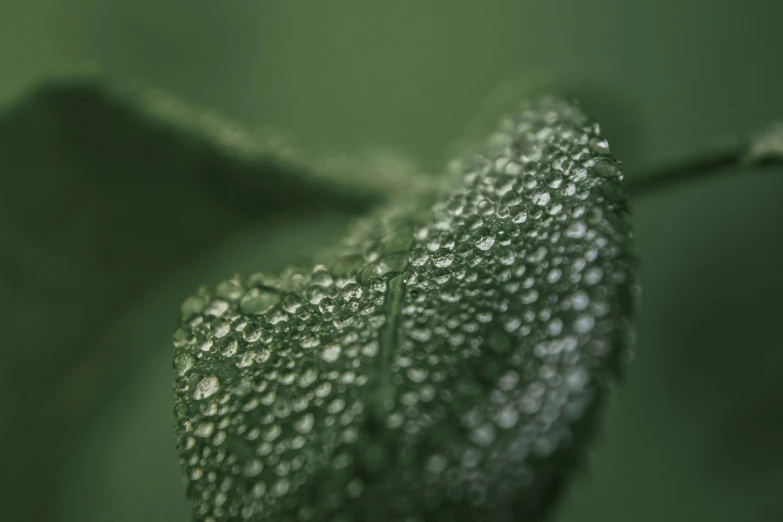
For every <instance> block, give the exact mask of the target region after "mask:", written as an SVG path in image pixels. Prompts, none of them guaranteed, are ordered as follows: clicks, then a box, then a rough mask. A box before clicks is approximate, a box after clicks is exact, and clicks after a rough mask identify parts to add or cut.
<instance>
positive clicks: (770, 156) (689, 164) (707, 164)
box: [626, 123, 783, 197]
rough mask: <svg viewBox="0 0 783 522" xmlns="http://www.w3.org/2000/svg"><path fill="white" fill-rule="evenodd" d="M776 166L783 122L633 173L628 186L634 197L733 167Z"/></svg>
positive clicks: (781, 153) (781, 155)
mask: <svg viewBox="0 0 783 522" xmlns="http://www.w3.org/2000/svg"><path fill="white" fill-rule="evenodd" d="M774 166H778V167H780V166H783V126H782V125H781V124H779V123H778V124H775V125H773V126H771V127H770V128H769V129H768V130H767V131H766V132H765V133H762V134H760V135H758V136H756V137H754V138H753V139H750V140H747V141H744V142H740V143H738V144H735V145H733V146H730V147H727V148H724V149H722V150H716V151H713V152H710V153H702V154H699V155H697V156H695V157H693V158H691V159H687V160H685V161H683V162H680V163H677V164H674V165H671V166H669V167H664V168H660V169H655V170H653V171H652V172H648V173H646V174H640V175H638V176H633V177H631V178H630V179H628V180H627V181H626V187H627V188H628V192H629V193H630V194H631V196H632V197H638V196H646V195H650V194H653V193H655V192H657V191H660V190H664V189H667V188H671V187H675V186H678V185H680V184H682V183H688V182H691V181H695V180H698V179H701V178H706V177H710V176H713V175H716V174H720V173H722V172H725V171H729V170H733V169H740V168H748V167H774Z"/></svg>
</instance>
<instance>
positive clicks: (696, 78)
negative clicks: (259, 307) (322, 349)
mask: <svg viewBox="0 0 783 522" xmlns="http://www.w3.org/2000/svg"><path fill="white" fill-rule="evenodd" d="M422 4H423V3H422V2H415V1H402V2H395V3H393V4H388V5H386V6H383V7H379V6H375V5H373V6H370V5H369V4H367V3H365V2H360V1H359V0H350V1H349V0H345V1H338V0H335V1H332V2H328V3H327V2H320V3H316V2H311V3H304V2H299V3H294V2H285V3H284V2H250V1H237V2H235V3H232V5H231V6H230V7H228V6H227V5H226V4H225V3H213V2H191V1H184V0H166V1H156V2H152V1H140V2H134V3H128V2H120V1H107V0H81V1H78V2H68V3H64V2H59V1H56V0H38V1H36V2H27V1H22V0H7V1H5V2H3V3H2V5H1V6H0V78H2V82H0V98H1V99H2V100H4V101H5V102H6V103H7V104H9V103H12V104H11V105H8V106H7V107H6V108H5V109H4V110H3V114H2V117H0V175H2V185H1V187H2V188H0V201H1V202H2V207H1V208H2V209H1V210H0V212H2V216H3V219H2V221H1V222H0V227H2V236H1V237H2V238H3V242H4V246H3V249H2V255H1V256H0V267H1V268H2V269H3V274H4V276H3V277H2V278H1V279H0V285H2V286H1V287H0V293H1V295H3V296H4V297H5V298H6V299H5V300H4V302H5V304H4V306H3V309H2V310H0V312H2V313H1V314H0V317H2V324H0V327H1V328H2V331H3V332H4V335H3V343H2V347H3V350H4V354H3V355H4V357H3V364H2V367H1V368H2V370H0V371H2V375H1V377H2V379H3V388H2V392H3V395H4V397H6V412H5V415H4V418H5V419H6V421H4V423H3V428H2V430H0V437H2V447H3V448H4V449H7V450H8V452H9V456H8V457H7V459H6V461H7V463H8V464H7V468H6V472H5V473H4V475H3V479H2V484H0V491H2V505H3V506H4V509H5V513H6V514H7V515H8V517H9V519H18V520H24V519H31V520H96V521H98V520H100V521H103V520H117V521H121V520H138V519H146V520H186V519H187V517H188V506H187V505H186V504H185V502H184V497H183V495H182V489H181V486H180V484H179V478H178V476H179V472H178V469H177V463H176V455H175V450H174V446H173V433H172V412H171V408H172V397H171V390H170V379H171V366H170V365H171V357H172V349H171V347H170V332H171V330H172V325H174V324H175V323H176V320H177V310H178V307H179V304H180V303H181V300H182V298H183V297H184V296H185V295H187V294H189V293H190V292H191V291H192V290H193V289H194V288H195V287H196V286H197V285H199V284H210V283H214V282H217V281H219V280H222V279H225V278H227V277H231V276H232V275H233V274H234V273H235V272H240V273H247V272H250V271H257V270H272V271H274V270H275V269H277V268H279V267H282V266H285V265H288V264H290V263H293V262H296V261H297V260H298V259H302V258H304V257H306V256H308V255H309V254H310V252H312V249H313V248H317V247H318V245H323V244H328V243H329V242H331V241H333V240H335V239H336V238H337V237H339V236H340V235H341V234H342V231H343V228H344V226H345V225H346V224H347V222H348V221H349V220H350V219H351V217H352V216H353V215H355V214H357V213H361V208H362V201H363V200H362V201H355V200H353V202H352V203H349V202H346V201H345V200H343V199H341V198H340V197H339V196H337V195H335V197H334V198H325V199H323V200H322V199H321V198H320V197H319V198H316V199H315V200H313V199H312V198H310V199H308V198H306V197H305V198H303V199H302V200H301V201H303V202H304V203H303V205H302V206H297V207H290V206H288V204H287V203H284V202H280V204H279V205H278V206H277V207H276V208H267V207H268V206H269V205H272V207H275V205H276V203H275V201H274V198H270V197H269V192H268V191H267V190H266V189H265V188H263V187H259V186H253V185H252V184H251V185H250V186H248V185H246V184H244V182H243V181H242V176H239V177H235V176H234V175H233V174H232V173H233V172H234V171H235V170H236V169H237V168H238V169H239V170H240V172H249V171H253V169H255V168H258V166H257V165H256V166H255V167H253V168H250V169H248V168H247V167H244V166H242V165H246V163H243V161H241V160H237V159H236V157H234V156H230V155H229V157H226V156H225V154H224V153H223V152H221V150H219V149H215V148H210V147H205V146H204V141H203V140H196V141H192V140H193V139H194V138H193V135H192V134H190V133H185V134H184V135H182V134H180V133H179V132H174V133H173V134H172V133H171V132H170V131H169V130H166V129H165V128H161V127H159V126H155V125H150V124H149V123H144V122H145V121H147V120H144V118H141V119H139V118H138V117H137V116H136V115H135V113H130V112H127V111H125V110H123V109H121V108H118V106H117V105H116V104H114V103H113V102H112V101H111V100H107V101H104V102H103V103H101V104H99V105H97V106H96V105H90V103H88V100H87V99H85V98H86V97H81V98H80V95H79V90H78V89H77V90H76V91H74V90H70V91H67V89H66V91H67V93H66V94H67V96H73V97H74V98H67V100H71V101H67V102H66V103H64V104H62V105H63V106H64V107H62V106H60V108H56V107H55V106H56V105H57V104H55V103H53V101H54V100H56V99H57V97H58V96H64V95H66V94H63V93H64V92H65V91H62V90H59V91H52V90H46V89H44V90H37V91H32V92H31V93H27V94H25V91H26V90H27V87H28V86H29V85H31V84H32V83H34V82H35V81H37V80H38V79H39V78H41V77H42V76H44V75H47V74H48V73H50V72H52V71H55V70H57V71H62V70H70V69H73V68H75V67H77V66H81V65H82V64H84V63H87V62H96V63H98V64H100V66H101V68H102V69H103V70H104V71H105V72H106V73H107V74H108V75H110V76H114V77H117V78H136V79H141V80H143V81H144V82H145V83H147V84H152V85H155V86H158V87H161V88H163V89H165V90H167V91H171V92H173V93H175V94H177V95H178V96H180V97H182V98H184V99H186V100H188V101H190V102H193V103H197V104H199V105H202V106H206V107H210V108H214V109H215V110H217V111H220V112H223V113H225V114H226V115H228V116H229V117H230V118H232V119H235V120H237V121H240V122H242V123H245V124H248V125H250V126H257V125H263V126H271V127H275V128H280V129H284V130H285V131H286V132H288V133H290V134H291V135H293V136H294V137H295V138H296V142H297V143H299V144H301V146H302V148H304V149H306V150H325V149H331V150H335V151H340V152H345V153H352V154H353V153H361V152H362V151H366V150H368V149H373V148H378V147H391V148H392V149H398V150H402V151H406V152H408V153H411V154H413V155H415V156H416V158H417V160H418V163H420V164H421V165H422V169H423V170H424V171H437V170H439V169H440V166H441V165H442V163H443V161H444V160H445V159H446V158H448V157H449V156H448V154H449V152H447V151H448V150H449V144H450V143H453V142H455V141H456V140H458V139H460V138H462V136H463V130H464V129H466V128H469V127H470V125H471V123H472V122H474V121H476V120H475V116H476V114H477V113H479V112H481V111H482V109H481V107H482V106H484V105H486V103H485V100H486V96H487V93H490V92H493V91H495V90H496V89H497V87H498V85H501V84H503V83H506V82H508V79H509V78H519V79H520V80H519V83H520V84H521V85H520V86H519V90H520V92H522V93H523V94H524V92H525V91H526V89H529V88H530V85H531V83H533V84H535V83H536V82H538V81H539V80H538V79H539V78H540V77H541V75H543V76H544V77H549V76H550V73H549V71H554V72H555V75H557V74H559V73H560V72H561V71H571V70H580V71H583V70H588V71H592V74H591V75H590V76H591V78H576V83H577V85H576V87H575V90H576V91H579V87H580V85H579V83H580V82H579V80H580V79H581V80H583V81H584V83H585V84H591V85H593V84H598V85H597V86H596V87H591V88H590V89H589V90H590V92H591V93H592V92H597V93H599V94H598V96H595V97H589V96H588V97H589V98H590V99H589V100H587V99H586V100H585V102H591V103H593V105H592V106H591V105H590V104H587V107H586V110H587V112H589V113H590V114H591V116H594V117H596V118H597V119H598V120H599V121H601V122H602V123H603V126H604V130H605V132H606V133H607V135H608V138H609V140H610V142H612V143H613V145H614V147H613V150H614V152H615V154H616V155H617V156H618V157H619V158H620V159H621V160H623V162H624V166H625V171H626V173H627V174H628V176H629V177H631V176H633V175H634V172H637V171H640V170H642V169H644V168H646V167H648V166H649V165H651V164H654V163H658V162H660V161H662V160H667V161H668V160H676V158H678V157H681V156H684V155H687V153H688V152H689V151H692V150H701V149H703V148H704V147H705V146H706V145H708V144H712V143H720V142H722V141H727V140H731V139H732V138H734V137H736V136H744V135H746V134H748V133H749V132H752V131H754V130H755V129H757V128H759V127H761V126H762V125H763V124H764V123H766V122H768V121H770V120H773V119H780V117H781V116H782V114H781V113H783V104H781V102H780V99H779V93H780V92H781V87H783V72H781V71H780V69H779V68H776V67H773V66H770V64H775V63H777V59H778V52H779V49H780V48H781V47H782V46H783V35H781V33H780V31H779V28H778V21H779V20H780V19H781V18H782V17H783V6H781V5H780V4H779V3H772V2H767V1H765V0H755V1H750V2H748V1H741V0H719V1H716V2H713V3H710V4H705V3H704V2H702V1H700V0H690V1H685V2H679V3H672V4H671V5H668V4H667V5H663V4H661V3H660V2H652V1H643V2H622V1H619V0H596V1H594V2H580V1H577V0H572V1H568V2H561V3H554V2H532V1H531V2H516V1H514V2H512V1H511V0H499V1H497V2H493V3H492V4H491V5H488V4H487V3H479V2H469V1H466V0H465V1H450V2H447V1H433V2H428V3H426V5H422ZM593 78H597V79H598V80H594V79H593ZM513 83H515V82H514V81H513V80H512V84H513ZM511 89H512V90H513V87H511ZM36 93H37V94H36ZM58 93H59V94H58ZM604 93H605V94H604ZM615 93H616V94H615ZM60 99H62V98H60ZM604 99H606V100H622V102H623V103H622V104H621V106H617V109H625V108H626V107H628V108H630V109H631V110H630V111H628V112H625V111H624V110H620V111H619V112H618V111H617V109H613V107H615V105H614V104H613V103H612V102H611V101H610V102H607V103H604V102H603V101H602V100H604ZM80 100H81V101H80ZM593 100H595V102H593ZM12 101H13V102H12ZM489 106H490V107H492V106H493V104H492V103H489ZM493 110H495V109H492V108H489V109H487V111H489V112H492V111H493ZM489 119H491V118H489ZM112 122H114V123H112ZM632 133H635V134H636V135H635V136H634V135H631V134H632ZM166 143H167V145H164V144H166ZM194 144H196V145H194ZM224 160H225V161H224ZM251 164H252V162H251ZM395 164H396V163H395ZM402 170H406V169H402ZM777 173H779V170H778V171H777ZM737 174H739V173H737ZM339 192H340V191H339V190H337V191H336V192H335V194H339ZM781 194H783V177H781V176H779V175H777V176H776V175H774V173H766V174H765V175H761V174H760V173H759V175H754V173H753V172H747V173H743V174H742V175H734V176H726V177H724V178H720V179H716V180H714V181H703V182H700V183H698V184H692V185H688V186H685V187H683V188H682V189H679V190H676V191H671V192H667V193H662V194H656V195H652V196H651V197H649V198H642V197H640V198H639V199H637V200H636V201H635V217H634V226H635V229H636V234H637V238H636V243H637V248H638V251H639V254H640V257H641V259H642V261H643V266H644V269H643V274H642V275H643V281H644V287H645V295H644V300H643V303H644V307H643V315H642V318H641V323H640V328H639V332H638V337H639V342H638V346H637V352H636V353H637V357H636V360H635V361H634V362H633V364H632V365H631V367H630V368H629V371H628V373H627V376H626V380H625V382H624V383H623V384H622V385H621V386H620V387H619V389H618V393H617V395H616V404H615V408H614V410H613V411H612V412H610V414H609V416H608V419H607V424H606V426H605V429H604V430H603V431H604V435H603V437H601V439H600V440H599V443H598V446H597V448H596V450H595V452H594V455H593V459H592V463H591V465H590V466H589V468H588V471H587V472H585V473H584V474H583V475H582V477H581V478H580V479H579V481H578V482H577V483H576V484H575V485H574V488H573V489H572V491H571V494H570V495H569V498H568V499H567V501H566V502H565V504H564V506H563V509H562V511H561V512H560V514H559V518H558V520H564V521H571V520H573V521H575V522H577V521H578V522H585V521H590V520H602V521H603V520H629V519H630V520H638V521H647V520H649V521H653V520H660V519H662V518H665V519H667V520H673V521H679V520H682V521H691V520H701V519H712V520H715V521H723V520H726V521H735V520H753V521H755V520H759V521H763V520H778V519H780V518H781V516H783V515H782V513H783V501H781V500H780V495H779V494H778V492H779V491H781V490H783V452H782V451H781V450H780V449H779V448H778V447H777V446H778V441H779V440H781V438H782V436H783V421H781V420H780V419H781V417H780V415H778V414H777V410H778V406H777V397H780V396H781V393H783V389H782V387H781V385H780V381H779V379H777V375H780V374H781V372H783V356H782V355H781V353H782V352H783V348H782V346H783V343H781V342H780V334H779V328H778V325H777V323H778V321H777V318H778V317H779V316H780V313H781V311H782V310H783V305H781V300H780V296H781V295H783V276H782V275H781V273H780V271H779V266H780V260H781V259H782V258H783V246H782V245H781V242H780V241H779V239H778V237H779V236H780V234H779V233H778V231H779V230H780V229H781V227H783V204H781ZM238 197H241V198H242V203H238V202H237V200H236V198H238ZM368 197H370V198H371V197H372V196H369V195H368ZM257 201H262V202H264V204H263V205H259V204H256V202H257ZM297 201H299V200H297ZM349 201H350V198H349ZM316 207H317V208H316Z"/></svg>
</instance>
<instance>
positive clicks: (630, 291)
mask: <svg viewBox="0 0 783 522" xmlns="http://www.w3.org/2000/svg"><path fill="white" fill-rule="evenodd" d="M452 171H453V172H452V174H451V176H450V177H448V178H446V179H444V180H443V183H442V184H441V185H439V186H436V187H427V188H422V189H416V190H414V187H412V188H411V194H409V195H408V196H407V197H405V198H404V199H401V200H399V201H396V202H394V203H392V204H390V205H389V206H388V207H386V208H385V209H383V210H381V211H379V212H378V213H377V214H376V215H375V216H373V217H371V218H367V219H365V220H364V221H362V222H360V223H358V224H357V225H356V226H355V227H354V228H353V229H352V231H351V232H350V233H349V234H348V235H347V237H346V239H345V241H344V242H343V243H342V244H341V245H339V246H337V247H335V248H333V249H331V250H330V251H329V252H326V253H324V254H322V255H321V256H317V257H316V264H314V265H313V267H312V268H311V269H302V270H300V269H289V270H286V271H284V272H282V273H281V274H280V275H278V276H269V275H264V274H254V275H251V276H248V277H243V278H240V277H237V278H234V279H231V280H228V281H225V282H223V283H221V284H219V285H217V286H216V287H214V288H202V289H201V290H200V291H199V292H198V293H196V294H195V295H194V296H192V297H190V298H188V299H187V300H186V301H185V303H184V304H183V307H182V314H183V323H182V327H181V329H180V330H178V331H177V332H176V334H175V341H174V342H175V346H176V357H175V360H174V366H175V370H176V377H175V383H174V390H175V394H176V408H175V412H176V431H177V436H178V448H179V451H180V458H181V464H182V468H183V471H184V474H185V481H186V484H187V491H188V495H189V497H190V498H191V499H192V500H193V501H194V514H195V516H196V517H197V518H198V519H200V520H229V519H231V520H236V519H241V520H335V521H338V520H339V521H343V520H344V521H349V520H350V521H355V522H358V521H364V520H374V521H381V520H390V521H392V520H394V521H396V520H399V521H403V520H404V521H408V522H411V521H446V520H448V521H459V520H466V521H467V520H486V521H511V520H539V519H540V518H541V517H543V516H544V515H545V513H546V512H547V511H548V509H549V508H550V507H551V506H552V505H553V502H554V500H555V499H556V498H557V496H558V493H559V492H560V490H561V488H562V486H563V484H564V482H565V481H566V479H567V478H568V476H569V475H570V472H571V471H572V470H573V469H574V466H575V464H576V463H578V461H579V457H580V455H581V454H582V452H583V450H584V448H585V445H586V443H587V442H588V440H589V439H590V436H591V433H592V432H593V428H594V426H595V424H596V419H597V418H598V417H597V411H598V410H599V409H600V405H601V403H602V402H603V401H602V399H603V398H604V396H605V395H606V391H607V390H608V389H609V388H610V386H611V383H612V381H613V378H614V377H615V376H616V375H617V373H618V369H619V366H620V361H621V357H622V354H623V353H624V352H625V351H626V349H627V347H628V345H629V343H630V338H631V326H630V320H631V319H632V316H633V310H634V306H633V303H634V295H635V293H636V289H637V287H636V284H635V282H634V279H633V265H634V261H633V257H632V255H631V252H630V249H631V245H630V237H631V228H630V224H629V211H628V201H627V195H626V192H625V189H624V187H623V184H622V176H621V174H620V171H619V168H618V165H617V162H616V161H615V160H613V159H612V158H611V156H610V155H609V153H608V145H607V143H606V141H605V140H604V139H603V138H602V137H601V135H600V130H599V128H598V126H597V124H595V123H593V122H592V121H590V120H588V119H587V118H586V117H585V116H584V115H583V114H582V113H581V112H580V111H579V109H577V108H575V107H574V106H572V105H570V104H568V103H565V102H562V101H559V100H556V99H545V100H542V101H540V102H538V103H535V104H532V105H528V106H525V107H524V108H523V109H521V110H520V111H519V112H517V113H516V114H515V115H513V116H512V117H510V118H508V119H506V120H504V121H503V122H502V124H501V126H500V128H499V129H498V131H497V132H496V133H495V134H493V135H492V136H491V138H490V140H489V142H488V144H487V147H486V149H485V150H484V152H483V154H480V155H477V156H476V157H472V158H469V159H466V160H460V161H456V162H455V163H454V165H453V169H452Z"/></svg>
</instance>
